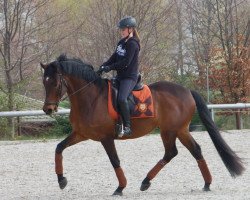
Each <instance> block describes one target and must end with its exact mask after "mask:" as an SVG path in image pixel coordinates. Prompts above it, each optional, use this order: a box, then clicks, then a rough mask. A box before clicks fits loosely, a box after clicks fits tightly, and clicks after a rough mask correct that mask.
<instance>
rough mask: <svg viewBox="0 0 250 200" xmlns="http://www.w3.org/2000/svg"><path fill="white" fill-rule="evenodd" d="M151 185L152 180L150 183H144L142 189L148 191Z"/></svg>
mask: <svg viewBox="0 0 250 200" xmlns="http://www.w3.org/2000/svg"><path fill="white" fill-rule="evenodd" d="M150 185H151V183H150V182H149V183H142V184H141V188H140V190H141V191H146V190H147V189H148V188H149V187H150Z"/></svg>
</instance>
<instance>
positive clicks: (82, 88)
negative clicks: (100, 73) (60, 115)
mask: <svg viewBox="0 0 250 200" xmlns="http://www.w3.org/2000/svg"><path fill="white" fill-rule="evenodd" d="M98 78H100V77H97V78H95V79H94V80H93V81H90V82H89V83H88V84H87V85H85V86H83V87H81V88H80V89H78V90H76V91H75V92H73V93H72V94H70V95H67V96H66V97H64V98H62V99H60V100H59V102H60V101H64V100H65V99H67V98H69V97H71V96H73V95H75V94H76V93H78V92H80V91H82V90H84V89H85V88H86V87H88V86H89V85H91V84H92V83H94V82H95V81H96V80H97V79H98ZM66 87H67V86H66Z"/></svg>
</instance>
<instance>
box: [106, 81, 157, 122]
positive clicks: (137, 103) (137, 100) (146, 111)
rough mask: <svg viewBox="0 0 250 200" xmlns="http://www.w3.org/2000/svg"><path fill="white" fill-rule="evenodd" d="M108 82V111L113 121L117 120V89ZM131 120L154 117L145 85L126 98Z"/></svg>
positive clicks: (151, 99)
mask: <svg viewBox="0 0 250 200" xmlns="http://www.w3.org/2000/svg"><path fill="white" fill-rule="evenodd" d="M112 83H113V82H112V81H109V82H108V84H109V94H108V98H109V99H108V111H109V114H110V116H111V117H112V118H113V119H116V120H117V119H118V117H119V115H118V108H117V95H118V89H117V87H114V84H112ZM128 101H129V108H130V114H131V118H148V117H154V116H155V115H154V106H153V98H152V94H151V91H150V89H149V87H148V86H147V85H144V87H143V89H141V90H139V91H133V92H132V93H131V94H130V95H129V98H128Z"/></svg>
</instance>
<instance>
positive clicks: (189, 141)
mask: <svg viewBox="0 0 250 200" xmlns="http://www.w3.org/2000/svg"><path fill="white" fill-rule="evenodd" d="M178 138H179V140H180V141H181V143H182V144H183V145H184V146H185V147H186V148H187V149H188V150H189V151H190V153H191V154H192V156H193V157H194V158H195V159H196V161H197V163H198V167H199V169H200V171H201V174H202V176H203V179H204V181H205V185H204V188H203V190H204V191H210V188H209V187H210V184H211V182H212V176H211V174H210V171H209V169H208V166H207V164H206V161H205V159H204V158H203V155H202V153H201V148H200V146H199V145H198V144H197V142H196V141H195V140H194V138H193V137H192V136H191V134H190V133H189V131H183V132H181V133H179V135H178Z"/></svg>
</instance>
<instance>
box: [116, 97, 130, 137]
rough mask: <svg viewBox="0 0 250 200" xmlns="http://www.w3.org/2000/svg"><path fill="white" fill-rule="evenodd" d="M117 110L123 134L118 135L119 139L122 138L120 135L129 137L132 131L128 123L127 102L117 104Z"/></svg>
mask: <svg viewBox="0 0 250 200" xmlns="http://www.w3.org/2000/svg"><path fill="white" fill-rule="evenodd" d="M119 110H120V114H121V116H122V120H123V125H124V129H123V133H119V137H122V135H127V136H128V135H131V133H132V131H131V129H130V127H131V122H130V111H129V105H128V101H124V102H119Z"/></svg>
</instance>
